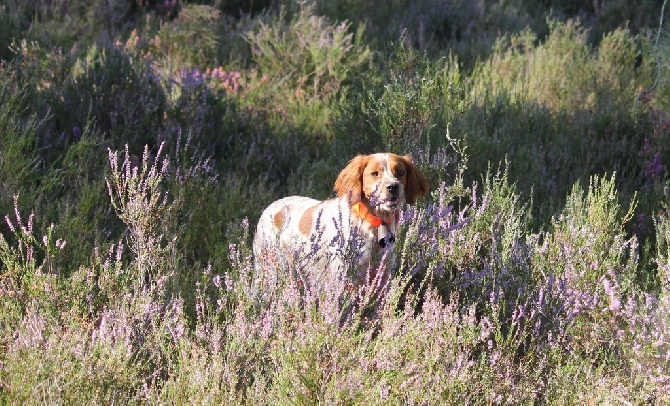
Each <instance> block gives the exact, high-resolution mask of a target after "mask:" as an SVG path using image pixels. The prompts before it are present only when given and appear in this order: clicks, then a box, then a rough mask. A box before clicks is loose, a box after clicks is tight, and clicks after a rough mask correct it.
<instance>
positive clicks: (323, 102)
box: [247, 6, 371, 134]
mask: <svg viewBox="0 0 670 406" xmlns="http://www.w3.org/2000/svg"><path fill="white" fill-rule="evenodd" d="M350 31H351V24H349V23H347V22H343V23H341V24H336V23H332V22H330V21H329V20H328V19H327V18H325V17H322V16H319V15H316V14H315V13H314V7H313V6H304V7H302V8H301V10H300V11H299V13H298V14H296V15H295V16H292V17H289V16H287V14H286V13H285V12H282V13H281V14H280V15H279V16H278V17H276V18H275V19H273V20H272V21H271V22H270V23H269V24H261V26H260V27H259V29H258V30H257V31H256V32H250V33H248V35H247V40H248V41H249V43H250V44H251V50H252V53H253V59H254V62H255V63H256V64H257V66H258V70H259V77H258V78H256V79H255V81H256V82H258V84H256V85H255V86H254V89H255V91H254V92H252V94H253V96H254V97H255V98H257V99H258V102H259V104H260V105H265V106H267V108H268V109H276V106H277V105H279V104H280V102H281V104H282V105H285V106H286V108H287V111H285V112H284V113H285V114H286V113H288V115H289V117H293V118H295V119H298V122H297V123H296V124H297V125H298V126H302V125H303V124H305V123H306V122H302V120H303V119H308V120H309V122H313V125H314V126H315V127H316V131H317V133H319V132H321V133H325V134H328V132H329V131H328V130H327V127H326V125H327V123H328V122H329V120H331V118H330V115H331V110H332V107H331V105H330V104H331V103H333V102H335V101H337V99H338V97H342V96H343V95H344V94H345V92H346V87H347V84H348V82H350V81H352V80H354V79H353V78H354V77H355V75H359V74H364V72H365V71H364V70H365V69H366V68H367V67H368V66H369V63H370V58H371V54H370V51H369V49H368V48H367V46H366V45H365V44H363V43H362V35H363V31H362V26H361V28H360V29H359V30H358V31H357V32H356V33H355V34H354V33H351V32H350ZM305 115H307V117H305Z"/></svg>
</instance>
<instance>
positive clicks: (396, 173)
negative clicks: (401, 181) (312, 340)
mask: <svg viewBox="0 0 670 406" xmlns="http://www.w3.org/2000/svg"><path fill="white" fill-rule="evenodd" d="M403 176H405V171H401V170H397V171H395V177H396V178H402V177H403Z"/></svg>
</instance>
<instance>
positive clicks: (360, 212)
mask: <svg viewBox="0 0 670 406" xmlns="http://www.w3.org/2000/svg"><path fill="white" fill-rule="evenodd" d="M351 211H353V212H354V214H356V215H357V216H358V217H360V218H361V219H362V220H363V221H365V222H366V223H368V224H370V225H371V226H372V227H375V228H379V226H381V225H382V224H385V225H386V226H391V224H393V220H384V219H382V218H381V217H377V216H375V215H374V214H372V213H371V212H370V209H368V207H367V206H366V205H365V204H364V203H363V202H358V203H356V204H354V205H353V206H351ZM396 216H397V214H396Z"/></svg>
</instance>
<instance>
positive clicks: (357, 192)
mask: <svg viewBox="0 0 670 406" xmlns="http://www.w3.org/2000/svg"><path fill="white" fill-rule="evenodd" d="M368 160H369V155H358V156H357V157H356V158H354V159H352V160H351V161H349V164H348V165H347V166H346V167H345V168H344V169H342V172H340V174H339V176H338V177H337V179H336V180H335V186H334V187H333V189H334V190H335V193H337V197H342V196H347V197H348V198H349V203H356V202H358V201H359V200H361V199H362V198H363V170H364V169H365V166H366V165H367V164H368Z"/></svg>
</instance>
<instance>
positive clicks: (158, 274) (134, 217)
mask: <svg viewBox="0 0 670 406" xmlns="http://www.w3.org/2000/svg"><path fill="white" fill-rule="evenodd" d="M162 149H163V148H162V145H161V147H160V148H159V149H158V151H157V153H156V156H155V158H153V162H151V161H150V159H151V156H150V152H149V148H148V147H145V148H144V153H143V155H142V160H141V162H140V163H139V164H138V166H133V164H132V161H131V158H130V153H129V150H128V146H126V149H125V154H124V157H123V160H122V161H121V162H119V156H118V152H112V151H111V150H110V151H109V164H110V169H111V174H110V176H109V178H108V179H107V190H108V193H109V196H110V198H111V202H112V206H113V207H114V209H115V210H116V213H117V215H118V216H119V218H120V219H121V221H123V222H124V223H125V224H126V226H127V227H128V231H129V243H130V247H131V250H132V251H133V254H134V255H135V264H136V265H135V266H136V268H137V275H136V277H137V280H135V281H133V284H134V289H135V290H138V291H146V290H153V289H155V288H157V289H158V290H159V291H160V290H162V289H163V288H164V285H165V283H166V279H168V278H169V277H170V275H169V274H165V273H163V272H166V271H167V269H166V268H167V267H166V262H167V261H166V254H167V253H168V252H169V250H170V246H171V245H173V244H174V240H172V239H171V238H170V236H166V235H165V231H166V228H165V225H164V223H163V222H162V221H161V219H162V218H166V217H167V216H168V212H169V211H170V210H171V209H172V204H171V202H170V203H169V202H168V196H167V193H166V192H165V191H164V190H163V186H162V184H161V183H162V181H163V178H164V177H165V176H166V175H167V172H168V170H169V160H168V159H167V158H166V157H163V156H161V153H162ZM165 240H167V241H165Z"/></svg>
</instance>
